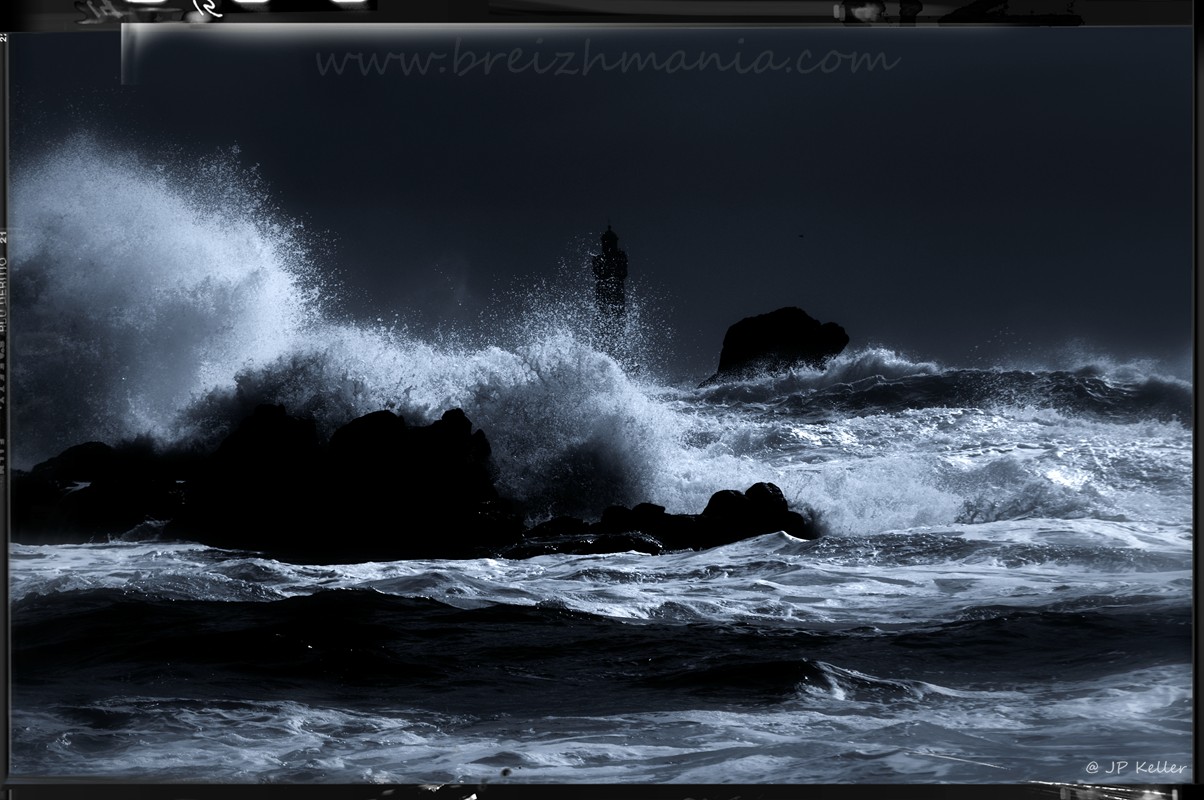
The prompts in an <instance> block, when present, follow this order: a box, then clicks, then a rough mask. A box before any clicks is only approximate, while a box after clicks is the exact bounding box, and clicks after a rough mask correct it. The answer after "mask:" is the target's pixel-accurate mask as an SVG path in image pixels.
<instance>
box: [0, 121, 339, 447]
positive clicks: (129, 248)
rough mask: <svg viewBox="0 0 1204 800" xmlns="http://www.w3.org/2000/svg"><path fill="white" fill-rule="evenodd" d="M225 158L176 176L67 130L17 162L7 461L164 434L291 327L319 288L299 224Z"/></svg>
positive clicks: (307, 313)
mask: <svg viewBox="0 0 1204 800" xmlns="http://www.w3.org/2000/svg"><path fill="white" fill-rule="evenodd" d="M232 157H233V156H224V157H218V158H217V159H216V160H215V161H211V162H203V163H201V164H197V165H194V166H192V167H188V168H176V172H180V171H183V172H184V173H185V175H183V176H181V175H179V174H173V171H172V170H170V169H167V168H165V167H156V166H155V165H152V164H149V163H147V162H146V161H144V160H142V159H140V158H138V157H137V156H135V155H132V154H130V153H127V152H122V151H119V150H115V149H114V148H111V147H108V146H105V145H104V144H102V143H101V142H100V141H99V140H97V139H94V138H91V137H88V136H82V135H81V136H76V137H74V138H71V139H69V140H68V141H66V142H64V143H63V144H62V145H60V146H59V147H57V148H54V149H52V150H50V151H49V152H48V153H47V154H45V155H43V156H41V157H40V158H38V159H34V160H31V161H28V162H26V161H21V162H18V164H17V165H16V166H17V168H16V169H15V170H14V181H13V191H12V194H13V223H12V227H13V229H14V231H15V232H19V235H16V236H14V239H13V269H12V274H13V285H14V291H13V315H14V318H15V319H16V320H17V322H16V324H14V326H13V379H14V389H13V395H14V408H13V427H14V429H15V430H16V431H17V436H15V437H14V442H13V444H14V461H15V462H16V465H17V466H18V467H28V466H30V465H31V464H32V463H35V462H36V461H38V460H41V459H43V458H46V457H48V456H50V455H53V454H54V453H56V452H58V451H60V450H62V449H64V448H65V447H67V446H70V445H73V444H77V443H79V442H81V441H85V440H88V439H101V440H108V441H113V440H116V439H119V438H125V437H130V436H135V435H139V434H144V433H150V434H152V435H156V436H160V437H161V436H164V435H166V434H167V432H168V431H169V430H170V427H171V425H172V421H173V419H174V417H175V416H176V414H177V413H178V412H179V410H180V409H181V408H182V407H183V406H184V405H185V404H187V403H188V402H189V400H190V399H191V398H192V397H194V396H196V395H198V394H200V393H203V392H205V391H207V390H210V389H212V388H214V387H217V386H220V385H224V384H229V383H230V382H231V381H233V379H234V376H235V374H236V373H237V372H238V371H239V370H242V369H245V368H247V366H248V365H251V364H255V363H265V362H267V361H270V360H271V359H274V358H277V357H279V356H280V355H281V354H282V353H284V352H288V351H289V350H290V349H291V348H294V347H295V346H296V344H297V343H298V342H300V341H303V340H304V338H305V335H306V333H307V329H308V325H309V322H310V321H311V320H312V318H313V316H314V313H315V310H316V309H317V308H318V307H319V304H320V301H321V294H322V290H321V288H320V285H319V284H318V283H317V282H316V281H315V279H314V278H313V276H312V274H311V273H310V272H309V271H308V270H309V266H308V262H307V260H306V258H305V256H304V253H305V250H304V247H303V242H302V238H301V235H300V232H299V228H298V226H297V225H296V224H294V223H291V222H289V221H287V220H285V219H283V218H281V217H280V216H279V215H278V214H276V213H275V212H274V211H273V210H272V208H271V207H270V205H269V204H268V202H267V200H266V198H265V197H264V193H263V187H262V184H261V182H260V181H259V179H258V177H257V175H256V174H255V173H254V171H251V170H238V169H235V168H234V167H233V166H232V165H231V164H230V163H229V162H228V160H225V161H224V160H223V158H225V159H229V158H232ZM190 170H191V172H190Z"/></svg>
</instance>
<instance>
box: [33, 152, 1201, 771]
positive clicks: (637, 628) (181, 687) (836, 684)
mask: <svg viewBox="0 0 1204 800" xmlns="http://www.w3.org/2000/svg"><path fill="white" fill-rule="evenodd" d="M19 166H20V167H21V168H20V169H18V170H15V172H14V174H15V182H14V188H13V204H12V205H13V213H14V217H15V221H14V226H13V227H14V229H16V228H17V227H18V226H20V227H21V228H22V229H23V230H25V231H26V233H25V235H24V236H23V237H22V238H21V239H14V258H13V275H12V278H13V284H14V286H20V287H24V291H23V292H21V293H17V292H16V291H15V290H14V294H13V298H14V309H13V314H14V319H15V320H21V321H22V322H23V324H22V325H20V326H18V325H16V324H15V323H14V334H13V336H14V340H13V342H14V344H13V351H14V360H13V373H12V374H13V381H14V391H13V398H14V403H15V405H14V407H13V427H14V437H13V439H14V451H13V459H14V460H15V462H16V466H17V467H18V468H28V467H29V466H31V465H32V464H34V463H36V462H38V461H40V460H42V459H44V458H46V457H49V456H51V455H53V454H55V453H57V452H58V451H60V450H62V449H64V448H65V447H67V446H69V445H72V444H76V443H79V442H82V441H87V440H92V439H100V440H104V441H110V442H114V441H117V440H119V439H121V438H126V437H133V436H147V437H149V438H150V439H152V440H153V441H156V442H158V443H161V444H164V445H166V444H178V443H181V442H195V443H199V444H202V445H203V444H212V443H214V442H216V441H218V440H220V437H221V436H222V435H224V433H225V432H226V431H228V430H229V429H230V426H231V425H232V424H234V423H235V422H237V420H238V419H239V418H240V415H241V414H243V413H245V412H247V411H249V410H250V409H251V408H253V407H254V405H255V404H256V403H258V402H264V401H270V402H282V403H285V404H286V406H287V407H288V408H289V411H290V412H291V413H293V414H304V415H311V416H313V417H314V418H316V419H317V420H318V421H319V427H320V428H321V429H322V430H324V431H330V430H333V428H334V427H337V426H338V425H339V424H342V422H345V421H346V420H348V419H350V418H352V417H354V416H356V415H358V414H362V413H367V412H369V411H374V410H377V409H379V408H392V409H394V410H396V411H398V412H399V413H402V414H403V415H405V416H406V417H407V418H408V419H413V420H415V421H422V420H427V419H431V418H435V417H437V416H438V415H439V414H440V413H442V411H443V410H445V409H447V408H451V407H461V408H463V409H464V410H465V411H466V413H467V414H468V416H469V417H470V419H471V420H472V421H473V423H474V424H475V425H477V426H479V427H481V428H482V429H484V430H485V432H486V434H487V435H488V437H489V439H490V442H491V444H492V445H493V450H494V458H495V462H496V464H495V465H496V468H497V470H498V475H497V480H498V486H499V489H500V490H501V491H502V492H503V494H507V495H510V496H513V497H517V498H520V499H521V500H523V501H524V503H525V504H526V505H527V507H528V508H531V509H533V511H532V514H533V519H532V521H537V520H538V519H539V518H542V517H546V516H550V515H552V514H556V513H577V514H582V515H590V514H595V515H596V514H597V513H599V512H600V511H601V509H602V508H604V507H605V506H606V505H608V504H610V503H615V502H620V503H627V504H631V503H635V502H640V501H652V502H656V503H660V504H662V505H664V506H666V507H667V508H668V510H669V511H671V512H681V513H686V512H689V513H696V512H698V511H700V510H701V509H702V508H703V506H704V505H705V504H706V501H707V499H708V497H709V496H710V494H711V493H713V492H714V491H717V490H719V489H725V488H737V489H743V488H745V487H747V486H749V485H750V484H752V483H754V482H757V481H766V480H768V481H772V482H774V483H776V484H778V485H779V486H780V487H781V488H782V490H783V492H784V493H785V495H786V497H787V499H788V500H790V501H791V502H792V503H796V504H801V503H806V504H809V505H811V506H812V507H813V508H815V509H816V510H817V511H818V512H819V513H820V515H821V516H822V519H823V521H824V523H825V525H826V527H827V534H826V535H825V536H824V537H823V538H821V539H818V540H815V541H802V540H797V539H793V538H791V537H789V536H787V535H785V534H782V533H775V534H767V535H764V536H759V537H756V538H752V539H748V540H745V541H741V542H738V543H736V544H732V545H728V546H725V547H721V548H717V549H713V550H707V551H701V552H679V553H671V554H666V555H661V556H649V555H644V554H638V553H614V554H607V555H594V556H562V555H554V556H541V557H538V558H533V559H527V560H513V561H511V560H505V559H480V560H475V561H402V562H391V563H368V564H327V565H318V566H313V565H309V566H297V565H291V564H286V563H282V562H278V561H275V560H273V559H270V558H266V557H263V556H262V555H261V554H256V553H252V552H240V551H227V550H216V549H211V548H205V547H201V546H198V545H195V544H191V543H188V542H179V541H169V540H166V539H164V538H162V537H161V536H159V535H158V531H159V529H158V527H157V526H156V525H154V524H148V525H143V526H140V527H139V528H137V529H135V530H133V531H130V532H129V533H128V534H126V535H124V536H120V537H115V538H114V539H113V540H112V541H105V542H96V543H92V544H83V545H56V546H27V545H11V546H10V562H11V581H10V598H11V603H12V620H13V632H12V642H13V673H12V674H13V689H12V691H13V695H12V697H13V701H12V702H13V709H12V717H11V725H12V731H11V733H12V742H13V752H12V769H13V773H14V775H16V776H26V777H37V776H55V777H64V776H77V777H86V778H105V779H114V780H154V781H234V782H331V783H336V782H337V783H348V782H352V783H354V782H369V783H398V782H403V783H416V782H421V783H428V782H429V783H447V782H457V783H460V782H463V783H506V782H518V783H522V782H640V783H646V782H690V783H723V782H735V783H757V782H774V783H783V782H801V783H810V782H815V783H845V782H915V783H925V782H941V781H949V782H991V783H1010V782H1023V781H1032V780H1042V781H1065V782H1077V781H1084V782H1092V781H1094V780H1097V779H1098V774H1097V773H1093V772H1091V765H1092V764H1096V765H1104V766H1105V767H1106V766H1107V765H1108V764H1111V763H1113V762H1121V761H1125V762H1129V763H1130V764H1136V763H1137V762H1151V763H1154V762H1161V763H1162V764H1163V765H1165V766H1164V767H1163V769H1170V768H1174V769H1176V770H1178V771H1176V772H1170V773H1166V772H1163V773H1160V774H1158V775H1151V774H1148V773H1147V774H1141V773H1138V772H1136V771H1135V770H1134V771H1132V772H1129V773H1126V774H1121V775H1115V776H1108V779H1109V781H1110V782H1135V783H1150V782H1179V781H1184V780H1188V779H1189V778H1190V773H1191V768H1192V762H1191V742H1192V738H1191V737H1192V691H1191V656H1192V652H1191V635H1192V618H1191V597H1192V572H1191V556H1192V541H1193V527H1192V436H1193V431H1192V428H1191V413H1192V406H1191V404H1192V388H1191V384H1190V382H1189V381H1188V380H1186V377H1185V376H1184V375H1181V374H1176V370H1175V369H1173V368H1171V367H1168V366H1167V365H1165V364H1161V363H1154V362H1149V363H1119V362H1117V361H1115V360H1113V359H1110V358H1109V357H1108V356H1107V354H1098V353H1096V354H1086V355H1079V356H1076V357H1071V356H1064V357H1062V358H1061V359H1060V360H1058V361H1057V362H1056V363H1054V362H1052V361H1051V362H1050V363H1044V364H1042V363H1021V362H1016V363H1011V364H1001V365H999V366H997V367H993V368H990V369H983V368H976V369H969V368H965V367H962V366H958V365H950V364H942V363H939V362H937V361H934V360H931V359H926V358H923V357H916V356H914V355H911V356H909V355H906V354H902V353H898V352H895V351H894V350H892V349H890V348H889V347H862V348H854V349H851V350H849V351H847V352H846V353H844V354H842V355H841V356H839V357H838V358H837V359H836V360H835V361H834V362H833V363H832V364H831V365H830V366H829V368H828V369H827V370H826V371H824V372H817V371H812V370H806V369H799V370H795V371H792V372H789V373H785V374H781V375H777V376H761V377H757V378H752V379H749V380H745V381H735V382H728V383H722V384H717V385H712V386H708V387H707V388H696V387H695V386H694V385H693V384H692V383H681V382H674V381H670V380H666V379H663V378H658V377H657V371H656V370H655V369H652V368H650V367H649V365H648V364H649V359H648V358H646V356H645V354H646V353H647V352H648V351H649V349H650V348H649V347H647V346H645V344H644V343H645V341H646V340H648V339H655V335H654V333H650V331H651V332H654V331H655V326H654V325H653V324H651V322H650V320H648V319H647V318H646V317H647V315H646V314H643V312H641V311H640V309H638V308H637V309H636V310H635V313H633V315H632V317H631V319H630V320H629V323H628V329H627V330H625V331H623V332H622V334H623V340H624V341H625V342H626V343H627V344H626V347H625V349H624V350H622V351H621V352H615V351H614V350H613V348H612V349H611V352H609V353H608V352H606V350H607V348H604V347H603V346H602V341H603V340H604V339H605V338H606V337H601V336H599V335H598V334H597V333H596V327H595V326H594V325H593V323H592V320H591V318H590V313H589V309H588V304H587V303H584V304H583V303H582V302H580V301H579V300H580V298H574V297H571V296H569V297H562V298H561V299H560V300H557V301H556V302H550V301H546V300H543V301H540V303H533V304H532V305H531V307H530V308H529V310H528V312H527V313H524V314H521V315H516V316H515V318H514V319H513V320H509V321H507V323H506V324H504V325H503V324H501V323H499V324H498V325H497V326H495V327H494V328H492V329H491V330H490V332H489V335H488V336H485V337H482V336H481V335H480V334H479V333H473V332H463V333H462V334H451V335H443V336H439V337H434V336H430V335H426V336H423V335H419V334H417V333H414V332H412V331H409V330H407V329H406V328H405V326H404V325H403V324H400V323H388V324H386V323H383V322H364V321H350V320H345V319H338V318H337V316H336V315H334V314H333V313H331V312H330V311H329V308H330V299H331V297H332V296H333V294H334V293H335V292H337V288H336V287H334V286H333V285H329V284H327V283H326V282H325V281H324V279H323V278H322V277H321V275H320V274H319V273H318V272H317V271H316V270H314V268H313V267H312V266H311V265H312V264H313V261H312V259H311V255H312V249H311V248H310V247H309V245H308V244H307V240H306V233H305V231H304V229H303V228H301V227H300V226H299V225H297V224H296V223H294V222H291V221H289V220H287V219H284V218H282V217H281V215H280V214H279V213H277V212H276V211H275V210H274V209H273V208H272V206H271V202H270V198H269V196H268V194H267V192H266V190H265V188H264V187H263V186H262V185H261V184H260V183H259V182H258V181H257V179H256V178H255V175H254V173H253V172H247V171H245V170H243V169H241V168H240V167H238V166H237V164H236V163H235V162H234V161H226V162H223V161H220V160H219V161H217V162H214V163H211V164H208V165H206V166H203V167H200V166H198V167H189V168H180V167H165V166H161V165H156V164H153V163H149V162H146V161H145V160H142V159H140V158H138V157H137V156H134V155H130V154H128V153H125V154H122V153H116V152H113V151H112V149H111V148H108V147H106V146H105V145H102V144H101V143H99V142H97V141H95V140H92V139H88V138H86V137H84V138H81V139H78V140H76V141H73V142H71V143H69V144H68V146H65V147H64V148H62V149H59V150H56V151H54V152H51V153H50V154H49V155H47V156H46V157H44V158H41V159H33V160H29V161H27V162H26V163H22V164H20V165H19ZM185 169H191V170H193V172H187V171H182V170H185ZM206 170H208V171H210V172H211V173H212V174H207V175H201V174H198V173H199V172H205V171H206ZM202 178H204V179H202ZM215 178H216V179H215ZM214 186H221V187H222V189H221V193H222V196H221V197H220V198H215V197H213V196H211V194H212V193H213V192H214V191H217V190H215V189H213V188H212V187H214ZM66 187H71V191H70V192H67V191H65V188H66ZM217 199H220V200H221V203H220V204H219V203H217V202H216V200H217ZM217 207H221V208H223V209H224V210H223V211H222V216H223V220H224V222H225V224H226V225H227V228H228V231H229V232H228V235H226V236H224V237H214V236H212V235H211V231H212V226H211V225H210V223H211V222H212V219H210V218H208V217H207V216H206V214H212V213H214V212H212V211H211V210H210V211H207V209H213V208H217ZM231 209H237V211H236V212H232V211H231ZM102 212H103V214H102ZM98 216H104V217H105V218H107V219H109V220H110V221H111V222H112V224H111V225H106V226H97V225H94V224H92V222H93V221H94V220H95V219H96V218H97V217H98ZM135 222H137V223H138V228H137V229H139V230H144V231H145V230H154V231H158V232H159V234H158V235H157V236H154V237H144V236H134V235H132V234H131V233H129V231H130V230H131V229H134V228H135V227H136V226H135V225H134V223H135ZM65 375H66V376H71V378H70V380H69V381H64V377H63V376H65ZM700 377H701V376H700ZM31 397H38V398H39V401H38V402H36V403H35V402H33V401H31V400H30V399H29V398H31ZM453 533H454V532H452V531H446V530H432V531H430V535H432V536H447V535H451V534H453ZM338 534H339V532H338V531H337V530H332V531H331V536H332V537H334V536H338Z"/></svg>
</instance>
